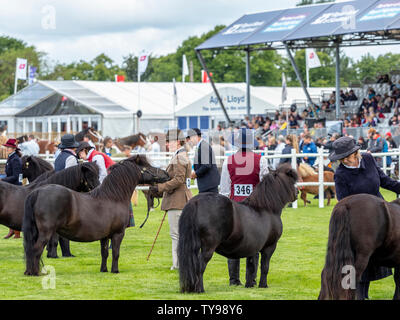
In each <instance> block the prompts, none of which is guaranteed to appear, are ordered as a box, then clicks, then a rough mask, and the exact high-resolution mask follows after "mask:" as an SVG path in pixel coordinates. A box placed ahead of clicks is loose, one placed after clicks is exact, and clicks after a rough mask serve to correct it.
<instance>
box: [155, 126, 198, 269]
mask: <svg viewBox="0 0 400 320" xmlns="http://www.w3.org/2000/svg"><path fill="white" fill-rule="evenodd" d="M166 139H167V142H166V143H167V148H168V150H169V152H174V155H173V156H172V159H171V161H170V163H169V165H168V167H167V169H166V170H167V172H168V174H169V176H170V177H171V180H169V181H167V182H165V183H161V184H158V185H155V186H152V187H150V191H151V192H162V193H163V200H162V203H161V210H164V211H167V213H168V221H169V227H170V235H171V239H172V267H171V270H174V269H178V268H179V266H178V254H177V249H178V240H179V232H178V226H179V218H180V216H181V214H182V209H183V207H184V206H185V204H186V203H187V202H188V201H189V200H190V199H191V198H192V193H191V191H190V189H189V187H190V181H191V180H190V175H191V172H192V165H191V163H190V160H189V158H188V155H187V152H186V149H185V147H184V144H185V137H184V135H183V134H182V132H181V131H180V130H179V129H174V130H169V131H168V133H167V137H166Z"/></svg>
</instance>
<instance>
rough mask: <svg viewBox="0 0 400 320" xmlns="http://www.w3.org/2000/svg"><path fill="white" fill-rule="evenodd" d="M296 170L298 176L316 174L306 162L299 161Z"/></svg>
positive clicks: (303, 176)
mask: <svg viewBox="0 0 400 320" xmlns="http://www.w3.org/2000/svg"><path fill="white" fill-rule="evenodd" d="M298 172H299V174H300V177H302V178H305V177H308V176H313V175H317V174H318V173H316V172H315V170H314V169H313V168H312V167H311V166H310V165H308V164H307V163H300V164H299V167H298Z"/></svg>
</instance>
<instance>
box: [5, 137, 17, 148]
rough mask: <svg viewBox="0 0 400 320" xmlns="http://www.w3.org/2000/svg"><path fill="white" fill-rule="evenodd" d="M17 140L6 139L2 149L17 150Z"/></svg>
mask: <svg viewBox="0 0 400 320" xmlns="http://www.w3.org/2000/svg"><path fill="white" fill-rule="evenodd" d="M16 143H17V139H8V140H7V142H6V143H5V144H3V146H4V147H9V148H18V146H17V144H16Z"/></svg>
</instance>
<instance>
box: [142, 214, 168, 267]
mask: <svg viewBox="0 0 400 320" xmlns="http://www.w3.org/2000/svg"><path fill="white" fill-rule="evenodd" d="M166 215H167V211H165V213H164V217H163V218H162V220H161V224H160V227H159V228H158V231H157V234H156V237H155V239H154V241H153V245H152V247H151V249H150V252H149V255H148V256H147V259H146V260H147V261H149V259H150V255H151V252H152V251H153V248H154V245H155V244H156V241H157V238H158V235H159V234H160V231H161V227H162V225H163V223H164V220H165V216H166Z"/></svg>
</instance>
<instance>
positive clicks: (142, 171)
mask: <svg viewBox="0 0 400 320" xmlns="http://www.w3.org/2000/svg"><path fill="white" fill-rule="evenodd" d="M155 169H156V174H154V173H152V172H150V171H149V170H147V168H146V167H143V168H141V169H140V173H141V174H142V175H143V174H144V173H147V174H149V175H150V176H151V177H152V178H154V179H157V178H158V172H159V170H160V168H155Z"/></svg>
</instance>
